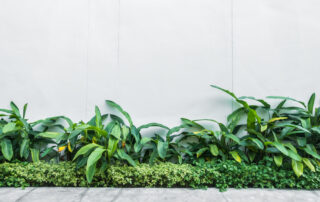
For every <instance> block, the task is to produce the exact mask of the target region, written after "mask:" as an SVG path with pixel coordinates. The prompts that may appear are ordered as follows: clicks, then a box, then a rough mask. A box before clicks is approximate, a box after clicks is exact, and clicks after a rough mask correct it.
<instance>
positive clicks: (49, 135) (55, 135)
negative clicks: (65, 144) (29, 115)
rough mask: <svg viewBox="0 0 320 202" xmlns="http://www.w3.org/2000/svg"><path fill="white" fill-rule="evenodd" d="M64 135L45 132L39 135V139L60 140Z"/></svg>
mask: <svg viewBox="0 0 320 202" xmlns="http://www.w3.org/2000/svg"><path fill="white" fill-rule="evenodd" d="M62 134H63V133H57V132H43V133H39V134H38V135H37V137H44V138H50V139H58V138H59V137H61V135H62Z"/></svg>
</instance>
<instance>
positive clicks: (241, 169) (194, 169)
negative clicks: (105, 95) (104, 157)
mask: <svg viewBox="0 0 320 202" xmlns="http://www.w3.org/2000/svg"><path fill="white" fill-rule="evenodd" d="M269 163H270V164H269ZM27 186H35V187H37V186H57V187H87V186H90V187H192V188H206V187H216V188H219V189H220V190H225V189H227V188H248V187H254V188H281V189H282V188H294V189H319V188H320V167H318V166H317V167H316V172H310V171H309V170H305V172H304V174H303V175H302V176H300V177H299V178H298V177H296V175H295V174H294V172H293V171H292V170H291V169H290V168H284V167H282V168H277V167H274V166H272V164H271V161H265V162H263V163H261V164H245V163H241V164H240V163H237V162H234V161H224V162H222V161H215V162H210V163H202V164H199V163H198V164H197V165H191V164H181V165H179V164H172V163H168V162H167V163H160V164H156V165H153V166H151V165H149V164H139V165H137V166H136V167H132V166H126V165H111V166H110V167H108V169H107V170H106V171H105V172H104V173H100V172H97V173H96V175H95V176H94V178H93V181H92V183H90V184H88V182H87V180H86V177H85V171H84V169H76V165H75V164H74V163H71V162H61V163H58V164H55V163H54V164H53V163H45V162H38V163H26V162H19V163H2V164H0V187H27Z"/></svg>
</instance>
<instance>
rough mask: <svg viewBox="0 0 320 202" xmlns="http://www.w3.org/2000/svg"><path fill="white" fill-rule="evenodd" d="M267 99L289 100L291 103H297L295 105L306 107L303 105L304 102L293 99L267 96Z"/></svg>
mask: <svg viewBox="0 0 320 202" xmlns="http://www.w3.org/2000/svg"><path fill="white" fill-rule="evenodd" d="M267 98H270V99H281V100H291V101H294V102H297V103H299V104H301V105H302V106H304V107H306V105H305V104H304V102H301V101H298V100H296V99H293V98H290V97H283V96H268V97H267Z"/></svg>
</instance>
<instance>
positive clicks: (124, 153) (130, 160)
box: [117, 149, 136, 166]
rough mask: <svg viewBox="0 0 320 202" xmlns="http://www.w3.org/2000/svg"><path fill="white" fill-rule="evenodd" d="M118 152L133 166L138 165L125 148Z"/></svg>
mask: <svg viewBox="0 0 320 202" xmlns="http://www.w3.org/2000/svg"><path fill="white" fill-rule="evenodd" d="M117 153H118V155H119V157H120V158H121V159H123V160H126V161H128V163H130V165H132V166H136V163H135V162H134V160H133V159H132V158H131V157H130V156H129V155H128V154H127V153H126V152H125V151H124V150H123V149H118V151H117Z"/></svg>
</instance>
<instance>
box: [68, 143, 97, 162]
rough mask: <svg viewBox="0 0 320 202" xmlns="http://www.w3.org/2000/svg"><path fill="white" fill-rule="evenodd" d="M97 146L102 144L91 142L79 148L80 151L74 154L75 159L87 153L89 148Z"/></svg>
mask: <svg viewBox="0 0 320 202" xmlns="http://www.w3.org/2000/svg"><path fill="white" fill-rule="evenodd" d="M95 147H101V146H100V145H97V144H95V143H91V144H88V145H86V146H83V147H81V148H80V149H79V151H78V152H77V153H76V155H75V156H74V158H73V161H74V160H75V159H76V158H78V157H79V156H80V155H83V154H86V153H87V152H88V151H89V150H91V149H93V148H95Z"/></svg>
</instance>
